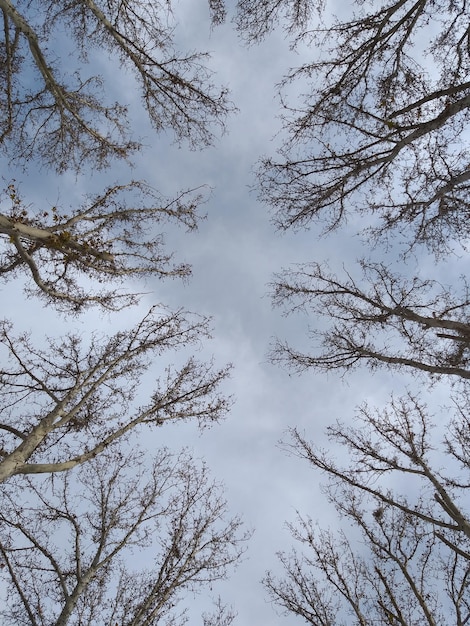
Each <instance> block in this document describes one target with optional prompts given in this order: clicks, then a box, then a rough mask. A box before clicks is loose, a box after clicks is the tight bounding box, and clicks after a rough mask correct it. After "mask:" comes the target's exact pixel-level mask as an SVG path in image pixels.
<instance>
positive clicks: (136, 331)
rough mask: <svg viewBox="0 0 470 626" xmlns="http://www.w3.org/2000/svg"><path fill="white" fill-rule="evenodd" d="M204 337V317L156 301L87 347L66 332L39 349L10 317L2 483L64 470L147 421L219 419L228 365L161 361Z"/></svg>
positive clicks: (1, 392)
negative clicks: (148, 381) (151, 376)
mask: <svg viewBox="0 0 470 626" xmlns="http://www.w3.org/2000/svg"><path fill="white" fill-rule="evenodd" d="M204 337H206V338H207V337H208V320H207V319H204V318H198V317H197V316H192V317H191V316H190V315H189V314H188V313H187V312H185V311H177V312H167V313H165V311H161V310H158V308H157V307H156V308H155V309H154V310H152V311H150V312H149V313H148V314H147V315H146V317H145V318H144V319H143V320H142V321H141V322H139V323H138V324H137V325H136V326H135V327H134V328H133V329H131V330H128V331H123V332H118V333H115V334H114V335H113V336H110V337H104V338H101V339H100V338H99V337H98V336H93V337H92V338H91V341H90V346H89V347H87V346H85V345H84V342H83V340H82V339H81V338H80V337H79V336H78V335H76V334H73V333H70V334H69V335H68V336H66V337H62V338H59V339H58V340H50V342H49V346H48V348H47V349H41V348H38V347H36V346H35V345H34V342H33V341H32V340H31V339H30V337H29V336H28V335H21V336H15V333H14V331H13V330H12V327H11V324H9V323H6V322H4V323H3V324H2V327H1V335H0V340H1V341H0V346H1V349H2V352H3V362H2V363H3V364H2V368H1V370H0V383H1V387H0V404H1V406H2V420H1V423H0V431H1V442H2V445H1V451H0V453H1V457H0V482H1V481H5V480H7V479H8V478H9V477H10V476H13V475H17V474H37V473H40V474H43V473H55V472H64V471H68V470H70V469H72V468H73V467H76V466H77V465H81V464H83V463H86V462H87V461H89V460H90V459H93V458H94V457H96V456H97V455H98V454H100V453H102V452H103V451H104V450H106V449H107V448H109V447H111V446H113V444H119V443H120V442H123V441H124V439H125V440H126V441H128V440H129V435H130V434H131V433H132V432H133V431H135V430H136V429H138V428H140V427H141V426H144V425H146V426H148V427H159V426H162V425H164V424H165V423H167V422H174V421H179V420H188V419H195V420H198V421H199V423H200V425H201V426H203V425H205V424H210V423H211V422H214V421H217V420H218V419H220V418H221V417H222V416H223V415H224V414H225V412H226V410H227V408H228V406H229V404H230V401H229V400H228V399H227V398H225V397H223V396H222V394H221V393H220V392H219V389H218V388H219V385H220V383H221V381H222V380H224V379H225V378H226V376H227V373H228V370H227V368H222V369H216V368H214V367H213V366H212V364H210V363H209V364H207V363H199V362H198V361H196V360H195V359H194V358H193V357H189V359H187V360H186V362H185V363H184V364H183V365H182V366H181V367H179V368H176V367H171V366H170V365H167V368H166V369H165V365H164V362H163V355H165V354H166V353H168V352H171V353H174V352H175V351H176V350H178V349H181V348H183V347H185V348H187V347H188V346H191V345H194V344H197V343H199V342H200V341H201V340H202V339H203V338H204ZM172 358H173V357H172ZM167 359H168V357H166V360H167ZM167 362H168V361H167ZM156 363H158V364H159V367H158V373H157V374H156V376H155V378H156V381H155V382H154V383H153V389H152V390H151V391H150V392H148V394H147V396H148V397H146V398H145V401H143V402H142V401H141V400H140V394H139V393H138V383H139V381H141V380H142V377H143V375H144V374H145V373H146V372H147V371H148V370H149V369H150V368H151V367H152V368H153V371H155V364H156ZM137 401H139V403H137ZM140 402H141V403H140Z"/></svg>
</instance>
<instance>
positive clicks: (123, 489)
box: [0, 449, 249, 626]
mask: <svg viewBox="0 0 470 626" xmlns="http://www.w3.org/2000/svg"><path fill="white" fill-rule="evenodd" d="M18 488H19V485H18V484H17V482H15V481H13V482H11V483H9V485H8V486H7V487H6V488H5V489H4V493H3V506H2V512H1V513H0V524H1V526H2V536H1V537H0V555H1V556H0V558H1V559H2V565H3V571H4V572H5V570H6V571H7V572H8V574H9V576H8V601H7V603H6V604H5V606H3V607H2V608H1V609H0V614H1V615H2V618H3V620H5V621H4V622H3V623H5V624H19V623H21V624H28V625H30V626H46V625H47V626H52V625H54V626H63V625H65V624H70V625H72V624H77V625H78V624H80V625H82V626H84V625H85V624H86V625H90V626H92V625H94V624H110V625H111V624H113V626H114V624H126V625H128V626H152V625H156V624H161V623H165V624H176V623H185V621H186V620H185V614H186V610H187V607H185V599H184V596H185V595H186V596H187V595H188V594H191V595H192V594H197V593H198V592H200V591H201V589H204V587H205V586H206V585H209V584H211V583H214V582H215V581H217V580H220V579H223V578H225V577H226V576H227V573H228V572H229V570H230V569H232V568H233V567H234V566H235V565H236V564H237V562H238V561H239V559H240V556H241V555H242V553H243V552H244V549H245V542H246V540H247V538H248V535H249V534H248V533H247V532H246V531H243V529H242V524H241V522H240V519H239V518H237V517H232V518H231V517H230V516H229V515H228V510H227V508H228V507H227V503H226V502H225V500H224V499H223V496H222V491H221V487H220V485H218V484H217V483H215V482H213V481H212V480H211V479H210V477H209V473H208V470H207V467H206V466H205V465H204V464H202V463H200V462H196V461H194V460H193V459H192V458H191V456H190V454H189V453H188V452H187V451H184V452H181V453H179V454H175V453H171V452H170V451H169V450H167V449H161V450H159V451H156V453H155V455H154V458H153V461H152V462H151V463H150V462H149V461H148V460H147V461H145V459H144V456H143V453H142V452H137V451H136V450H135V449H134V450H133V452H132V453H131V454H128V453H122V452H121V453H118V454H116V452H115V451H112V452H109V451H108V452H107V453H105V454H103V455H102V456H101V457H100V458H99V459H95V460H93V461H91V462H90V463H88V464H87V465H86V466H83V467H82V468H80V469H79V471H78V472H75V473H73V474H72V473H67V474H62V475H60V476H56V477H55V479H54V481H52V482H51V481H46V480H44V479H43V480H40V481H38V479H37V478H36V479H35V480H26V481H24V480H23V481H22V482H21V489H22V501H23V502H24V506H22V507H19V506H18V497H17V496H18ZM183 607H184V608H183ZM232 619H233V616H232ZM232 619H230V612H229V611H227V610H226V609H225V608H224V607H223V605H222V604H221V603H220V602H219V603H218V606H217V609H216V611H215V613H214V614H213V616H212V618H211V617H210V616H209V615H208V616H207V617H206V619H205V623H206V624H214V626H216V625H218V626H223V625H224V624H225V625H226V626H228V624H230V623H231V621H232Z"/></svg>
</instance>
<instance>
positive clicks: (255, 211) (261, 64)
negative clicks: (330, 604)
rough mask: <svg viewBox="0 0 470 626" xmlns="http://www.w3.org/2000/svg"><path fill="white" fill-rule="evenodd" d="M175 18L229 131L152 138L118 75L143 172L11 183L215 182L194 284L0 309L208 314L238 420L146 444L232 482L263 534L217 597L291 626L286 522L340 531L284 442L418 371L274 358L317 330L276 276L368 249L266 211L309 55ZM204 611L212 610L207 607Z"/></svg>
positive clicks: (13, 298) (235, 501)
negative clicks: (187, 452)
mask: <svg viewBox="0 0 470 626" xmlns="http://www.w3.org/2000/svg"><path fill="white" fill-rule="evenodd" d="M336 11H337V13H338V12H339V10H338V9H337V10H336ZM175 14H176V17H177V19H178V20H179V21H180V26H179V28H178V30H177V33H178V38H179V41H180V44H181V47H182V48H186V47H187V48H188V49H201V50H202V49H206V50H209V51H211V52H212V55H213V59H212V63H211V66H212V67H213V68H214V69H215V70H216V71H217V80H218V81H219V83H221V84H226V85H228V87H229V88H230V89H231V93H232V100H233V101H234V103H235V105H236V106H237V107H238V109H239V112H238V113H237V114H236V115H234V116H232V117H231V119H230V120H229V122H228V132H227V134H226V135H225V136H223V137H221V138H220V139H219V140H218V141H217V142H216V144H215V146H214V147H213V148H210V149H208V150H206V151H204V152H202V153H201V152H191V151H189V150H187V148H186V147H185V146H182V147H178V146H175V145H172V141H171V137H170V135H168V136H167V135H159V136H156V135H155V133H154V132H153V131H152V130H151V129H150V127H149V126H146V125H145V119H144V116H143V115H142V112H141V109H140V107H139V100H138V95H137V94H136V95H135V98H134V97H133V82H132V79H131V78H130V77H129V76H127V75H122V76H120V77H119V76H114V77H113V88H114V89H115V90H116V91H119V90H122V91H123V93H126V94H127V93H128V94H129V96H128V98H129V102H130V104H131V105H132V106H135V110H134V111H133V113H134V125H135V132H136V135H138V136H143V137H145V143H146V145H147V147H146V148H145V149H144V150H143V151H142V153H141V154H140V155H138V157H137V158H136V160H135V167H134V169H133V170H130V168H129V166H126V165H124V164H119V165H118V166H116V167H114V168H113V169H112V170H111V171H109V172H107V173H105V174H104V175H101V174H100V175H99V176H90V175H89V174H87V175H86V176H84V177H83V178H78V179H76V178H75V177H74V176H73V175H64V176H62V177H60V178H56V177H55V176H50V177H46V176H44V175H43V173H40V172H38V173H37V174H34V173H31V172H28V174H27V175H26V174H25V175H23V176H22V175H18V174H17V173H15V177H16V178H17V179H18V181H19V182H20V183H21V187H22V190H23V193H24V194H25V195H27V197H28V199H29V200H30V201H31V202H38V203H40V204H41V203H43V202H45V203H46V204H47V203H50V204H55V203H57V202H58V201H62V203H64V204H68V203H69V202H73V201H74V199H76V200H79V199H80V196H81V195H82V194H83V193H86V192H89V191H99V190H100V189H102V188H104V186H105V185H106V184H109V183H112V182H114V181H119V182H126V181H127V180H130V179H132V178H139V179H146V180H147V181H148V182H149V183H150V184H151V185H152V186H154V187H155V188H157V189H159V190H161V191H162V192H163V193H165V194H168V195H170V196H171V195H175V194H176V193H177V192H178V190H180V189H184V188H190V187H195V186H198V185H201V184H206V185H208V186H209V187H210V188H211V189H212V191H211V192H210V193H208V201H207V204H206V205H205V207H204V210H205V211H206V212H207V219H206V220H205V221H204V222H203V223H202V225H201V227H200V229H199V231H198V232H196V233H191V234H186V233H183V232H173V231H171V230H170V231H169V232H168V242H169V245H170V246H171V247H174V249H175V251H176V254H177V257H178V258H179V259H181V260H185V261H188V262H189V263H191V265H192V266H193V277H192V279H191V280H190V282H189V283H188V284H185V285H183V284H181V283H179V282H170V283H162V282H158V283H148V284H147V285H146V286H145V290H146V291H147V292H148V294H147V295H146V296H145V297H144V298H143V301H142V303H141V306H140V309H139V310H132V311H128V312H126V313H125V314H124V315H123V317H121V319H119V320H118V316H115V315H114V314H113V315H111V316H103V315H100V314H99V313H97V312H96V311H94V312H91V313H87V314H86V315H84V316H83V317H80V318H78V319H77V320H73V321H71V320H70V319H66V320H64V319H61V320H59V321H58V320H57V319H56V318H55V317H54V315H51V313H50V311H45V310H44V309H43V308H41V305H40V304H38V303H36V302H34V301H32V300H31V301H28V302H27V303H25V301H24V296H23V294H22V293H21V292H20V291H19V290H18V291H17V292H16V291H15V292H14V293H12V291H11V286H2V293H3V294H6V293H7V290H8V299H7V297H6V295H3V297H2V303H3V304H2V306H3V309H4V315H5V317H11V318H13V319H14V320H15V321H16V323H17V325H18V327H19V328H22V329H31V330H32V331H33V333H35V334H36V335H37V334H39V333H46V332H48V331H52V330H56V329H57V328H58V326H60V325H63V326H64V327H68V328H70V326H71V325H74V326H75V327H77V328H80V329H83V330H88V329H90V330H91V329H92V328H97V327H102V328H103V329H104V330H105V331H106V332H111V330H112V329H113V327H114V326H116V324H123V323H124V322H130V321H133V320H136V319H137V318H138V317H139V316H140V315H141V314H142V312H143V311H144V310H146V309H148V307H149V306H151V305H152V304H154V303H155V302H163V303H165V304H167V305H169V306H170V307H184V308H186V309H189V310H192V311H195V312H198V313H202V314H207V315H210V316H212V318H213V340H212V341H211V342H210V343H208V344H207V345H205V346H204V348H203V349H202V353H201V355H200V356H201V358H203V357H210V356H211V355H214V357H215V360H216V362H217V363H218V364H219V365H222V364H224V363H226V362H231V363H233V365H234V369H233V374H232V377H231V379H230V381H229V382H228V383H227V384H226V391H227V393H228V394H232V395H233V396H234V399H235V404H234V407H233V409H232V411H231V413H230V415H229V416H228V418H227V419H226V421H225V422H223V423H222V424H220V425H218V426H215V427H213V428H212V429H211V430H209V431H205V432H204V433H203V434H202V435H200V434H199V433H198V431H197V429H196V428H195V427H193V426H191V425H184V426H172V427H169V428H166V429H161V430H160V431H158V434H153V435H152V437H153V438H154V439H152V440H149V436H148V433H146V436H145V441H146V445H149V446H150V448H152V446H154V447H157V446H159V445H161V444H167V445H170V446H172V447H173V448H175V449H178V448H179V447H180V446H190V447H191V448H192V449H193V450H194V453H195V455H196V456H201V457H204V458H205V459H206V460H207V462H208V464H209V466H210V468H211V470H212V473H213V475H214V477H215V478H217V479H218V480H221V481H223V482H224V483H225V485H226V496H227V499H228V501H229V504H230V509H231V512H232V513H234V514H238V513H239V514H241V515H242V516H243V518H244V519H245V521H246V524H247V525H248V527H251V528H253V529H254V530H255V533H254V535H253V538H252V540H251V543H250V546H249V550H248V552H247V554H246V560H245V561H244V562H243V563H242V564H241V566H240V567H239V569H238V571H237V573H236V575H235V576H233V577H232V578H231V579H230V580H229V581H228V582H227V583H226V584H223V585H221V586H220V587H219V588H217V589H214V594H215V593H217V592H219V591H220V593H221V594H222V596H223V600H224V601H227V602H228V603H230V604H232V605H233V608H234V609H235V611H237V612H238V618H237V620H236V622H235V624H236V625H237V626H254V625H256V626H272V625H277V624H279V626H282V625H285V626H289V625H291V624H298V623H299V620H296V619H294V618H293V617H283V616H279V615H278V614H277V613H275V612H274V611H273V608H272V606H271V605H270V604H269V603H268V601H267V598H266V594H265V592H264V590H263V588H262V586H261V584H260V579H261V578H262V577H263V575H264V573H265V571H266V570H267V569H271V570H273V571H276V569H277V568H278V566H277V562H276V556H275V553H276V551H278V550H282V549H284V550H288V549H289V547H290V546H291V545H292V540H291V538H290V536H289V533H288V532H287V530H286V529H285V526H284V524H285V522H286V521H292V520H294V518H295V515H296V513H295V511H296V509H298V510H299V511H300V512H301V513H304V514H310V515H311V516H312V517H313V518H314V519H318V521H319V522H321V524H322V525H324V526H331V527H334V526H335V525H336V524H337V523H338V520H336V519H335V517H334V516H333V515H332V514H331V510H330V509H328V507H327V505H326V502H325V499H324V498H323V496H322V495H321V492H320V489H319V486H318V481H319V480H320V477H319V476H318V475H315V474H313V473H312V472H311V471H310V470H309V468H308V467H307V466H306V465H305V464H303V463H302V461H300V460H298V459H295V458H293V457H289V456H288V455H287V454H286V453H285V452H283V451H282V450H281V449H280V447H279V446H278V442H279V440H281V439H282V438H283V437H284V436H285V431H286V429H287V428H289V427H292V426H296V427H298V428H300V429H301V430H304V431H305V433H306V434H307V436H308V437H309V438H310V439H312V440H315V441H317V442H322V441H323V440H324V429H325V426H326V425H327V424H329V423H331V422H333V421H335V420H336V419H337V418H343V419H345V420H347V419H350V418H351V416H352V415H353V412H354V406H356V405H357V404H359V403H360V402H362V401H364V400H367V401H368V402H370V403H371V404H372V405H378V406H380V405H382V404H384V403H385V402H386V400H387V398H388V397H389V394H390V392H391V391H392V390H395V391H398V392H401V391H403V390H404V388H405V385H406V384H407V383H408V382H409V381H410V379H409V377H408V376H406V375H403V376H402V375H399V374H392V373H387V372H379V373H378V374H376V375H374V378H373V380H371V375H370V374H369V373H368V372H366V371H360V372H357V373H355V374H354V375H351V376H348V377H347V378H346V379H345V380H343V379H341V377H340V376H339V375H329V376H317V375H313V374H311V373H310V374H306V375H303V376H290V375H289V373H288V372H286V371H284V370H282V369H280V368H277V367H275V366H273V365H271V364H269V363H268V362H267V356H266V355H267V352H268V349H269V344H270V341H271V340H272V339H273V338H274V337H275V336H278V337H281V338H289V339H290V340H291V341H292V342H293V343H294V345H296V346H298V347H300V348H302V347H304V342H305V340H306V330H307V328H308V324H309V323H310V324H312V325H314V324H315V320H307V319H306V318H303V317H302V316H297V317H288V318H284V317H282V315H281V311H279V310H274V309H273V308H272V306H271V302H270V299H269V295H268V291H269V287H268V284H269V282H270V281H271V280H272V278H273V273H274V272H276V271H279V270H280V269H281V268H283V267H287V266H289V265H290V264H291V263H295V262H301V261H310V260H316V261H321V260H325V261H326V260H328V261H329V262H330V263H331V265H332V266H333V267H337V268H340V267H341V265H342V264H345V265H346V266H348V264H349V265H350V264H351V263H352V262H353V261H354V259H356V258H358V257H360V256H361V255H362V254H363V249H362V248H361V245H362V244H361V242H360V240H359V238H358V237H357V236H356V234H355V232H356V229H355V225H354V224H350V225H349V226H348V227H346V228H344V229H343V230H341V231H340V232H338V233H335V235H334V236H331V237H329V238H323V239H321V238H319V237H318V233H317V232H315V230H314V229H313V230H311V231H309V232H306V233H299V234H293V233H290V234H284V235H281V234H279V233H277V232H276V231H275V230H274V227H273V226H272V224H271V223H270V215H269V211H268V209H267V208H266V207H265V206H263V205H261V204H260V203H259V202H258V201H257V199H256V193H253V192H250V189H249V188H250V186H252V185H254V184H255V183H256V181H255V178H254V176H253V173H252V171H253V167H254V165H255V163H256V160H257V159H258V158H259V157H260V156H261V155H262V154H266V153H272V152H273V150H274V149H275V146H276V143H277V140H276V139H273V137H275V135H276V133H277V132H278V131H279V120H278V119H277V115H278V114H279V108H278V101H277V99H276V97H275V88H274V85H275V83H276V82H278V81H279V80H280V79H281V78H282V76H283V74H284V73H285V72H286V71H287V70H288V69H289V67H292V66H295V65H297V64H300V63H301V62H302V54H304V53H305V51H304V52H302V53H297V52H293V51H291V50H290V49H289V45H288V42H286V41H285V40H284V38H283V36H282V34H281V33H275V34H273V35H272V36H271V37H269V38H268V39H267V40H266V41H265V42H264V43H263V44H262V45H260V46H258V47H252V48H250V49H246V48H244V47H243V46H242V44H241V43H240V42H239V41H238V40H237V37H236V35H235V33H234V32H233V27H232V25H231V24H230V22H228V23H227V24H225V25H223V26H220V27H218V28H216V29H215V30H211V29H210V25H209V18H208V11H207V2H206V0H181V1H180V2H178V3H176V8H175ZM310 54H312V55H313V54H315V51H310ZM111 66H113V67H114V72H115V67H116V66H115V65H114V64H113V63H109V64H108V61H107V60H106V59H103V60H102V67H103V70H104V71H107V70H108V68H110V67H111ZM4 171H7V170H6V169H4ZM4 177H5V178H8V177H9V175H6V174H4ZM422 262H423V264H424V263H426V262H428V261H425V260H423V261H422ZM411 271H412V270H411ZM198 356H199V355H198ZM156 367H158V365H156ZM332 453H334V451H332ZM280 573H282V572H280ZM194 606H195V608H197V609H199V607H200V606H203V603H202V602H199V601H197V602H196V603H195V605H194ZM203 608H205V609H207V608H209V607H208V606H207V604H206V605H204V607H203ZM192 623H193V622H192Z"/></svg>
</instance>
